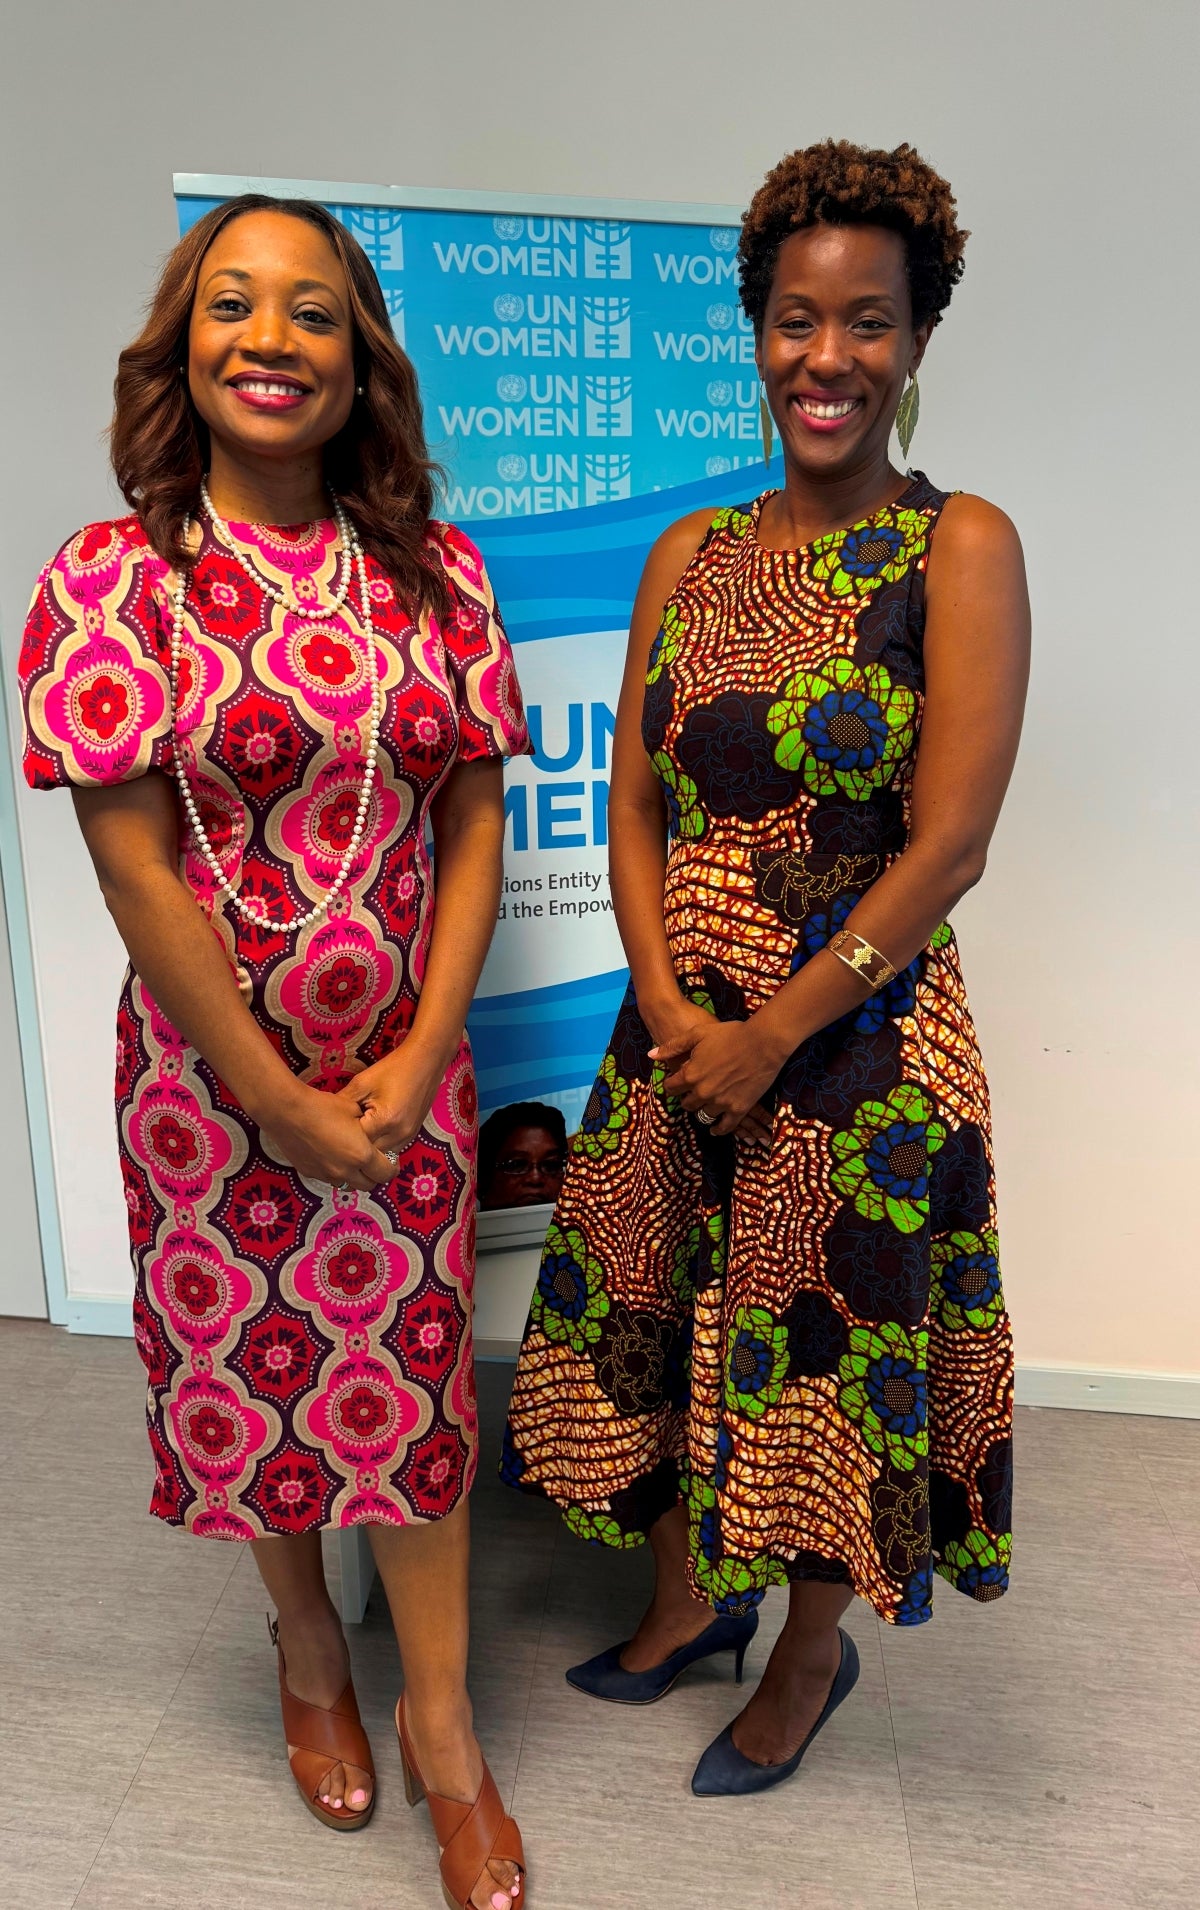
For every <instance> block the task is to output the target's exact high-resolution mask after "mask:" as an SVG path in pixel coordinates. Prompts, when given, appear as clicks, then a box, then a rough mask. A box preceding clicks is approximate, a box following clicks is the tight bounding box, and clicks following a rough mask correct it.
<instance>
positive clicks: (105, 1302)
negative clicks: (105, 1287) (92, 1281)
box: [63, 1293, 133, 1340]
mask: <svg viewBox="0 0 1200 1910" xmlns="http://www.w3.org/2000/svg"><path fill="white" fill-rule="evenodd" d="M66 1315H67V1317H66V1319H65V1321H64V1322H63V1324H64V1325H65V1327H66V1329H67V1331H68V1333H90V1334H92V1335H93V1336H94V1337H95V1338H97V1339H104V1340H131V1339H132V1338H133V1296H132V1294H130V1295H128V1296H127V1297H123V1298H121V1299H116V1298H115V1297H114V1298H111V1299H110V1298H108V1297H104V1298H97V1299H94V1300H93V1299H83V1298H80V1297H79V1296H78V1295H76V1294H71V1293H68V1295H67V1299H66Z"/></svg>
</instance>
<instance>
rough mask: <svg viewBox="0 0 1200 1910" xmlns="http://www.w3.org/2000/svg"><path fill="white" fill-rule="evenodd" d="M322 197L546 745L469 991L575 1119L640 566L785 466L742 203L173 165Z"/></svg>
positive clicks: (186, 195)
mask: <svg viewBox="0 0 1200 1910" xmlns="http://www.w3.org/2000/svg"><path fill="white" fill-rule="evenodd" d="M247 191H257V192H266V193H270V194H272V195H275V196H277V197H280V198H290V197H296V198H307V199H316V200H319V201H320V202H321V203H322V204H324V205H327V206H328V208H329V210H330V211H331V212H332V213H333V214H334V215H335V216H336V217H337V218H338V219H339V220H340V221H341V222H342V224H343V225H344V226H345V227H346V228H347V229H348V230H349V231H350V232H352V233H353V235H354V237H355V238H356V239H357V240H358V241H359V243H360V245H362V246H363V248H364V250H365V251H366V252H367V254H368V256H369V257H370V259H371V262H372V264H373V265H374V267H375V269H376V271H377V272H378V274H379V279H380V283H381V285H382V286H383V291H384V296H385V298H386V300H387V303H388V309H389V311H390V312H391V316H392V325H393V328H394V330H395V334H396V337H397V339H398V340H399V342H400V344H401V345H402V346H403V347H404V350H405V351H406V352H407V353H408V355H409V357H410V358H411V359H412V361H413V363H414V365H415V366H416V369H417V373H418V376H419V378H420V381H421V393H422V397H423V400H424V406H425V427H426V434H427V436H428V439H429V443H430V448H431V451H432V454H433V455H434V456H435V457H436V458H437V459H438V460H439V462H440V463H441V464H442V465H443V466H444V467H445V469H446V471H447V473H448V485H447V491H446V495H445V498H444V500H443V503H442V507H441V508H442V511H443V514H444V515H445V516H446V517H448V518H450V519H452V520H453V521H454V522H456V523H458V524H460V525H462V526H463V528H464V529H465V530H467V531H468V532H469V534H470V535H471V536H472V537H473V538H474V539H475V541H476V542H477V543H478V545H479V546H480V549H481V550H482V552H483V555H484V559H485V561H486V563H487V566H488V569H489V571H490V573H491V577H492V582H493V585H494V587H495V590H496V595H497V598H498V599H499V602H500V606H501V609H502V612H503V615H504V620H505V625H506V628H507V630H508V633H509V636H510V638H511V639H512V642H513V645H514V650H515V655H516V660H517V668H518V672H519V675H520V679H521V686H522V689H523V691H524V694H525V700H526V703H527V706H528V710H529V721H530V728H531V731H532V734H533V740H534V744H535V748H536V752H537V753H536V756H535V757H533V758H532V759H530V758H521V759H520V760H518V761H516V762H514V763H511V764H510V765H509V767H508V769H507V771H506V783H505V790H506V794H505V807H506V813H507V825H506V832H505V851H504V895H503V900H502V902H501V907H500V920H499V922H498V924H497V928H496V936H495V940H494V942H493V944H492V949H491V953H490V955H489V957H488V960H487V965H486V967H485V969H484V972H483V977H482V980H481V983H480V988H479V993H478V995H477V998H476V1001H475V1004H474V1007H473V1009H472V1012H471V1017H470V1033H471V1039H472V1043H473V1046H474V1050H475V1058H476V1065H477V1069H478V1076H479V1090H480V1105H481V1109H482V1111H483V1112H484V1113H485V1114H486V1113H487V1112H488V1111H489V1110H491V1109H494V1108H498V1107H502V1106H504V1105H506V1104H508V1103H511V1102H514V1101H527V1100H537V1101H540V1102H545V1103H549V1104H551V1105H553V1106H556V1107H558V1108H560V1109H561V1110H562V1112H563V1114H564V1117H565V1119H566V1125H567V1129H568V1131H571V1130H572V1129H573V1128H574V1127H575V1126H577V1125H578V1121H579V1117H580V1115H581V1114H582V1111H583V1107H584V1103H585V1102H586V1099H587V1095H588V1090H589V1088H590V1086H591V1082H592V1078H593V1076H594V1074H595V1071H596V1068H597V1065H598V1063H599V1060H600V1057H601V1056H602V1054H603V1051H604V1047H605V1044H606V1042H607V1039H608V1035H609V1033H610V1030H611V1028H612V1023H613V1020H614V1018H615V1015H616V1012H617V1008H618V1006H619V1003H620V1000H621V996H622V994H623V992H624V989H625V986H626V981H627V971H626V968H625V965H624V959H623V956H622V951H621V942H620V937H619V936H618V934H617V928H616V923H615V921H614V919H613V910H612V900H611V896H610V894H609V884H608V826H607V825H608V784H609V768H610V763H611V759H612V733H613V717H614V712H615V709H616V702H617V693H618V688H619V685H620V680H621V671H622V667H623V663H624V656H625V645H626V640H627V637H628V632H629V616H630V610H631V608H632V604H633V597H634V592H635V590H636V588H637V583H638V578H639V576H640V574H641V570H642V566H643V564H644V562H645V559H646V555H647V552H648V551H649V549H650V546H651V544H652V543H653V542H654V540H655V538H656V537H658V535H659V534H660V532H662V531H663V530H665V528H666V527H667V525H668V524H670V523H671V522H672V521H673V520H674V519H675V518H677V517H680V516H682V515H683V514H684V513H685V512H687V511H692V510H697V509H699V508H700V507H702V506H703V507H709V506H711V507H712V508H713V509H714V510H716V509H718V508H719V507H720V506H721V505H725V504H736V503H741V502H743V501H744V500H746V499H748V498H751V497H754V496H755V495H756V494H757V493H758V492H760V491H762V490H764V489H766V488H767V487H768V485H770V484H771V483H777V482H778V481H779V473H778V466H777V465H776V467H774V468H772V469H770V470H768V469H767V468H766V467H764V464H763V443H762V430H761V424H760V412H759V383H758V376H757V373H756V371H755V367H754V339H753V335H752V333H751V330H750V327H749V325H748V324H747V322H746V320H745V318H744V317H743V315H742V311H741V308H740V306H739V304H738V297H737V239H738V213H737V211H736V210H735V209H734V208H732V207H729V206H687V205H676V206H671V205H650V204H640V203H636V202H635V203H631V204H620V205H614V204H613V203H612V202H600V201H596V202H591V201H580V200H552V199H544V198H539V199H530V198H524V199H522V198H520V197H513V198H511V199H510V198H508V197H506V196H502V195H498V194H495V193H488V194H483V193H476V194H465V193H464V194H455V193H450V192H433V191H424V192H420V191H415V190H414V191H405V190H403V189H402V188H398V187H396V188H392V187H366V186H348V185H332V184H329V183H327V182H319V181H312V180H283V179H243V178H228V177H223V176H210V175H196V174H188V173H184V174H177V175H176V178H175V194H176V200H177V203H178V209H179V226H180V231H181V232H185V231H187V229H188V227H189V226H191V225H192V224H193V223H194V222H195V220H196V219H198V218H199V217H200V216H201V214H202V213H204V212H207V211H208V210H209V208H210V207H211V206H213V205H216V204H218V203H219V202H220V201H222V200H224V199H228V198H230V197H232V196H233V195H234V194H236V193H239V192H247Z"/></svg>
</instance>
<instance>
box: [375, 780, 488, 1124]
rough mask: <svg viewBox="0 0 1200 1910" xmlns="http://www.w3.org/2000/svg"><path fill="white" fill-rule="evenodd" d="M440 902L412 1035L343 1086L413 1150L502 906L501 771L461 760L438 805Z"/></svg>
mask: <svg viewBox="0 0 1200 1910" xmlns="http://www.w3.org/2000/svg"><path fill="white" fill-rule="evenodd" d="M432 820H433V839H434V851H435V861H434V871H435V880H436V885H437V900H436V906H435V911H434V918H433V938H432V940H431V942H430V946H429V958H428V961H427V963H426V968H425V977H424V981H423V983H422V986H421V998H420V1001H419V1002H418V1004H417V1012H416V1016H415V1018H414V1021H413V1025H412V1028H411V1030H410V1031H409V1034H408V1037H407V1039H406V1040H405V1041H404V1042H403V1043H402V1044H401V1046H400V1047H399V1048H397V1049H395V1050H394V1051H393V1053H391V1054H390V1055H387V1056H385V1057H384V1059H383V1060H382V1061H378V1062H376V1063H375V1064H374V1066H373V1067H370V1068H367V1069H365V1070H364V1072H363V1073H362V1074H358V1075H355V1077H354V1080H353V1081H351V1082H350V1084H349V1085H348V1087H346V1088H345V1089H344V1090H343V1094H344V1096H345V1097H346V1099H347V1100H348V1101H349V1102H350V1103H351V1104H352V1105H353V1107H354V1109H355V1112H356V1113H358V1114H360V1115H361V1116H362V1121H363V1126H364V1128H365V1130H366V1132H367V1133H368V1134H369V1135H370V1137H371V1139H372V1140H373V1141H374V1142H375V1143H376V1144H377V1145H378V1146H380V1147H390V1148H393V1149H395V1148H401V1147H405V1146H407V1144H408V1143H409V1141H411V1140H412V1138H413V1135H414V1134H415V1133H416V1132H417V1129H418V1128H419V1127H420V1126H421V1123H422V1122H423V1121H424V1119H425V1117H426V1115H427V1114H428V1112H429V1109H430V1107H431V1106H432V1105H433V1098H434V1095H435V1094H436V1093H437V1090H438V1087H439V1085H440V1083H441V1080H442V1077H443V1076H444V1074H445V1072H446V1069H447V1067H448V1066H449V1064H450V1062H451V1061H452V1060H453V1058H454V1054H455V1052H456V1050H457V1048H458V1045H459V1043H460V1041H461V1040H462V1038H463V1028H464V1025H465V1023H466V1019H467V1010H468V1009H469V1007H470V1006H471V998H472V996H473V995H474V993H475V987H476V984H477V982H478V980H479V975H480V971H481V969H482V968H483V963H484V957H485V956H486V955H487V952H488V947H489V945H490V943H491V939H492V934H493V932H494V930H495V926H496V916H497V913H498V911H499V906H500V881H501V868H502V856H503V847H504V773H503V767H502V765H501V764H500V763H498V762H495V761H492V760H487V761H477V762H469V763H459V764H457V765H456V766H455V768H454V769H452V770H451V772H450V774H449V776H448V777H447V779H446V781H445V783H444V784H443V786H442V788H441V790H440V791H439V793H438V796H437V798H436V800H435V802H434V805H433V812H432Z"/></svg>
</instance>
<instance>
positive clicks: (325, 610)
mask: <svg viewBox="0 0 1200 1910" xmlns="http://www.w3.org/2000/svg"><path fill="white" fill-rule="evenodd" d="M201 496H202V498H203V501H204V506H205V509H206V510H207V511H208V513H209V515H210V517H211V518H212V520H213V524H214V526H215V527H217V528H218V529H219V530H220V531H221V532H224V533H225V536H224V537H223V538H222V541H223V542H225V543H227V545H228V547H229V548H230V549H231V550H233V553H234V555H235V557H236V556H237V555H238V553H237V550H236V547H235V546H234V544H233V540H232V539H231V538H230V537H229V536H228V531H227V527H226V526H225V525H224V524H223V523H222V522H221V520H220V518H218V517H217V514H216V512H215V511H214V510H213V507H212V502H211V500H210V498H209V495H208V490H207V488H206V487H205V486H204V485H203V484H202V485H201ZM333 515H334V518H335V520H336V523H337V527H338V535H339V537H340V539H341V545H342V553H343V556H344V558H345V578H344V581H343V586H342V588H341V590H340V594H339V595H338V596H337V598H336V601H335V602H334V603H333V604H332V605H330V606H324V607H322V608H321V609H320V610H316V611H314V610H307V609H305V608H304V607H303V606H302V605H298V604H289V603H288V602H287V601H286V599H285V598H284V596H283V593H282V592H281V591H277V590H275V589H273V588H272V586H271V585H269V584H268V583H267V582H266V580H265V579H264V578H262V577H260V576H258V575H257V573H256V572H254V571H253V570H251V569H250V566H249V565H248V564H243V566H242V568H243V569H245V570H247V571H248V572H249V574H250V576H251V578H252V579H253V581H254V582H255V583H256V584H258V585H259V586H260V588H261V589H263V590H264V591H265V592H266V594H267V595H268V596H271V597H274V599H275V601H276V603H278V604H281V605H282V606H283V608H284V609H285V610H288V611H291V612H294V613H295V614H297V615H300V616H309V617H316V616H321V617H328V616H330V615H332V614H334V612H336V611H337V610H340V609H341V607H342V605H343V604H344V603H345V601H346V598H347V595H348V594H349V587H350V576H351V572H352V571H354V572H356V573H357V576H358V589H359V596H360V598H361V602H362V623H363V630H364V633H365V641H366V646H367V669H368V674H369V676H370V680H371V717H370V724H369V737H368V742H367V757H366V762H365V764H364V766H363V781H362V789H361V790H360V791H359V797H358V808H357V811H356V813H355V818H354V828H353V830H352V831H351V835H350V840H349V842H348V843H347V844H346V848H345V852H344V854H343V855H342V858H341V860H340V862H339V864H338V868H337V872H336V874H335V876H334V878H333V881H332V882H331V883H330V885H329V888H328V890H327V892H326V894H325V895H324V897H323V898H322V899H321V901H320V902H317V903H314V905H313V907H312V908H311V909H308V910H307V911H306V913H305V914H303V915H297V916H293V918H292V920H291V921H290V922H276V921H274V920H273V919H272V918H271V916H270V915H268V914H267V912H266V905H265V904H261V903H259V902H257V901H250V902H247V901H245V900H244V899H243V898H242V897H241V896H240V895H239V894H238V892H237V890H236V889H235V888H234V885H233V883H232V882H230V881H229V879H228V877H227V876H226V874H225V871H224V869H223V868H222V867H221V862H220V859H219V857H218V856H217V854H216V851H215V850H214V849H213V846H212V843H211V842H210V840H209V837H208V832H207V831H206V829H205V827H204V824H203V822H202V821H201V819H200V809H199V805H198V804H197V802H196V799H195V797H194V795H193V794H192V788H191V784H190V783H189V782H188V776H187V770H186V769H185V768H184V765H183V754H182V751H181V748H180V745H179V737H178V734H176V738H175V780H176V782H177V783H178V785H179V794H180V798H181V800H182V802H183V807H184V810H185V812H186V814H187V819H188V822H189V824H190V825H191V831H192V839H193V841H194V843H195V845H196V847H197V848H198V849H199V851H200V854H201V856H202V857H203V859H204V861H205V863H206V864H207V866H208V867H209V869H210V870H211V871H212V873H213V875H214V876H215V877H216V880H217V886H218V888H219V889H220V890H221V891H222V893H223V894H224V895H226V896H227V897H228V899H229V901H230V902H231V903H232V904H233V907H234V908H235V909H236V911H237V913H238V914H239V915H240V916H241V917H242V919H243V921H246V922H249V923H251V924H252V926H253V927H255V928H260V929H274V930H278V931H280V932H281V933H283V934H294V933H295V932H296V931H298V930H299V929H302V928H307V927H308V925H309V923H310V922H315V921H318V920H319V919H320V917H321V916H322V915H325V914H327V913H328V911H329V910H330V908H332V906H333V904H334V902H335V901H336V899H337V897H338V896H339V895H340V894H341V892H342V890H343V889H344V888H345V886H346V883H347V881H348V879H349V875H350V869H351V866H352V864H353V862H354V858H355V856H356V855H357V854H358V851H359V848H360V846H361V844H362V839H363V833H364V831H365V829H366V823H367V811H368V809H369V808H370V805H371V791H372V786H373V784H374V781H375V769H376V765H377V763H378V760H379V726H380V722H381V720H382V714H383V711H382V686H381V684H380V679H379V657H378V653H377V651H376V648H375V625H374V621H373V619H372V616H371V589H370V584H369V582H368V579H367V561H366V557H365V555H364V552H363V547H362V544H361V543H360V541H359V538H358V533H357V532H356V531H355V530H354V529H353V527H352V525H351V523H350V520H349V519H348V517H347V516H346V513H345V511H344V510H343V508H342V504H341V500H340V498H336V497H335V498H334V500H333ZM191 528H192V520H191V518H190V517H187V518H185V520H184V526H183V536H184V541H185V543H186V541H187V539H188V537H189V535H190V534H191ZM190 582H191V572H190V571H188V570H182V571H180V573H179V578H178V581H177V582H176V585H175V589H174V592H173V594H172V603H171V609H172V617H171V665H170V667H171V721H172V727H173V728H174V726H175V724H176V722H177V718H178V711H179V659H180V655H181V653H182V649H183V620H184V604H185V601H186V598H187V592H188V585H189V583H190Z"/></svg>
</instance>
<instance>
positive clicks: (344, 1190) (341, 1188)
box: [336, 1180, 350, 1194]
mask: <svg viewBox="0 0 1200 1910" xmlns="http://www.w3.org/2000/svg"><path fill="white" fill-rule="evenodd" d="M336 1191H337V1192H338V1193H339V1194H348V1193H349V1192H350V1183H349V1181H348V1180H340V1181H338V1182H337V1183H336Z"/></svg>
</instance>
